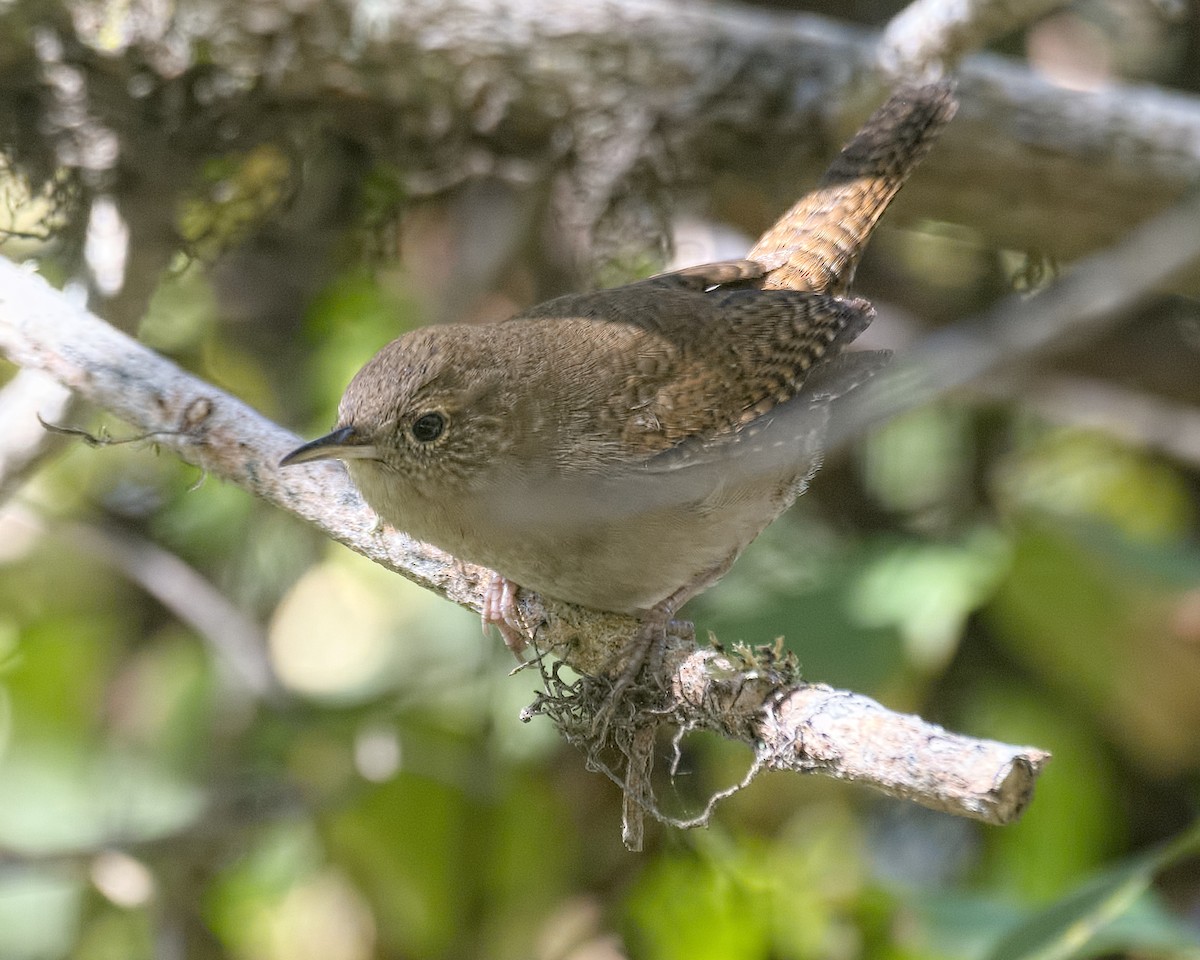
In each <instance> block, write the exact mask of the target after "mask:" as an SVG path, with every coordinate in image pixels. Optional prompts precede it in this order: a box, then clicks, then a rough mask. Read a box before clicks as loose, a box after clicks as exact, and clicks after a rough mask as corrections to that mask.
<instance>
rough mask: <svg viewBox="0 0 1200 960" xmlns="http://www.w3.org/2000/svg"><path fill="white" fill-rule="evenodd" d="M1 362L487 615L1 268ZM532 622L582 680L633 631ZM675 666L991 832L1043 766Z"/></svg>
mask: <svg viewBox="0 0 1200 960" xmlns="http://www.w3.org/2000/svg"><path fill="white" fill-rule="evenodd" d="M0 351H2V352H3V353H4V354H5V355H6V356H7V357H8V358H9V359H10V360H11V361H13V362H14V363H16V364H19V365H20V366H22V367H25V368H32V369H39V370H43V371H45V372H46V373H48V374H49V375H51V376H52V377H54V378H55V379H57V380H58V381H59V382H61V383H62V384H64V385H65V386H67V387H69V388H70V389H72V390H73V391H75V392H76V393H77V394H78V395H79V396H81V397H83V398H85V399H87V400H89V401H91V402H92V403H95V404H97V405H98V406H100V407H103V408H104V409H107V410H109V411H111V412H112V413H114V414H115V415H117V416H118V417H120V418H121V419H123V420H125V421H127V422H128V423H129V424H131V425H132V426H133V428H134V429H135V430H137V431H139V432H141V433H144V434H146V435H147V436H148V437H149V438H150V439H152V440H153V441H154V442H155V443H156V444H158V445H160V446H162V447H165V448H167V449H169V450H171V451H172V452H174V453H175V454H177V455H178V456H180V457H181V458H182V459H184V460H186V461H187V462H189V463H193V464H196V465H197V466H199V467H201V468H203V469H204V470H206V471H209V472H211V473H213V474H215V475H216V476H218V477H220V478H221V479H223V480H226V481H229V482H231V483H235V484H237V485H238V486H240V487H242V488H244V489H246V490H248V491H249V492H250V493H252V494H254V495H255V496H258V497H261V498H263V499H265V500H268V501H270V502H271V503H274V504H276V505H277V506H280V507H282V508H283V509H285V510H288V511H289V512H291V513H293V514H295V515H296V516H299V517H301V518H302V519H305V520H307V521H309V522H310V523H313V524H314V525H316V526H317V527H318V528H320V529H321V530H323V531H324V532H325V533H327V534H328V535H329V536H330V537H332V538H333V539H335V540H338V541H339V542H341V543H344V544H345V545H346V546H348V547H350V548H351V549H353V550H355V551H357V552H358V553H361V554H363V555H364V556H366V557H368V558H370V559H372V560H374V561H376V562H377V563H380V564H382V565H383V566H385V567H387V568H388V569H390V570H393V571H395V572H397V573H400V574H401V575H403V576H405V577H407V578H408V579H410V580H412V581H414V582H416V583H418V584H420V585H422V586H424V587H426V588H428V589H430V590H433V591H434V592H435V593H437V594H439V595H441V596H443V597H446V598H447V599H450V600H453V601H454V602H456V603H459V604H461V605H463V606H466V607H468V608H470V609H472V610H475V611H478V610H479V609H480V605H481V600H482V586H483V585H484V584H486V582H487V573H486V571H481V570H479V569H478V568H474V567H470V566H468V565H464V564H460V563H458V562H457V561H455V560H454V559H453V558H451V557H449V556H447V555H446V554H444V553H442V552H441V551H439V550H436V549H434V548H432V547H428V546H426V545H424V544H420V543H417V542H415V541H413V540H411V539H410V538H408V537H405V536H404V535H402V534H398V533H393V532H385V531H382V530H380V529H378V528H377V525H376V520H375V516H374V515H373V514H372V513H371V511H370V510H369V509H368V508H367V507H366V505H365V504H364V503H363V501H362V500H361V498H360V497H359V496H358V493H357V492H356V491H355V489H354V487H353V486H352V484H351V483H350V481H349V479H348V477H347V475H346V473H345V471H344V470H343V469H342V467H341V466H340V465H337V464H325V465H316V466H314V467H312V468H310V469H305V470H289V471H281V470H280V469H278V467H277V464H278V461H279V458H280V457H281V456H282V455H283V454H284V453H285V452H287V451H288V450H289V449H291V448H292V447H293V446H295V445H296V443H297V438H296V437H295V436H294V435H292V434H291V433H288V432H287V431H286V430H283V429H282V428H280V427H278V426H276V425H275V424H273V423H271V422H270V421H269V420H267V419H266V418H264V417H262V416H261V415H260V414H258V413H256V412H255V411H254V410H252V409H251V408H249V407H248V406H246V405H245V404H243V403H242V402H241V401H239V400H237V399H235V398H234V397H231V396H229V395H228V394H225V393H223V392H221V391H220V390H217V389H216V388H215V387H212V386H211V385H209V384H208V383H205V382H204V381H202V380H199V379H198V378H196V377H193V376H192V375H190V374H188V373H186V372H184V371H183V370H181V369H180V368H179V367H177V366H176V365H175V364H173V363H171V362H170V361H169V360H166V359H165V358H163V357H161V356H159V355H157V354H155V353H154V352H152V351H151V350H149V349H147V348H146V347H143V346H141V345H140V344H138V343H137V342H136V341H134V340H132V339H130V338H129V337H127V336H126V335H125V334H123V333H121V332H119V331H117V330H115V329H114V328H113V327H110V326H109V325H108V324H106V323H104V322H103V321H101V320H99V319H98V318H96V317H94V316H92V315H91V314H89V313H88V312H87V311H86V310H84V309H82V308H81V307H79V306H77V305H74V304H72V303H70V302H69V301H68V300H67V299H66V298H65V297H63V296H62V295H61V294H60V293H58V292H57V291H55V290H54V289H53V288H51V287H50V286H49V285H48V284H47V283H46V282H45V281H44V280H42V279H41V277H39V276H37V275H36V274H34V273H32V272H30V271H28V270H25V269H22V268H21V267H18V266H16V265H14V264H12V263H11V262H9V261H7V260H3V259H0ZM521 609H522V611H523V612H524V614H525V615H526V616H527V617H529V618H530V619H531V620H533V622H535V623H540V624H541V625H540V626H539V627H538V628H537V630H536V633H537V637H538V642H539V644H542V645H547V644H548V645H550V646H553V647H554V648H555V649H556V650H557V651H561V653H562V655H563V656H564V658H565V659H566V660H567V661H568V662H569V663H571V664H572V665H573V666H575V667H576V668H578V669H580V670H582V671H585V672H592V673H594V672H597V671H599V670H600V669H602V667H603V666H605V665H606V664H607V663H608V662H609V660H610V658H611V657H612V655H613V653H614V652H617V651H619V650H621V649H622V648H623V647H624V645H625V643H626V642H627V641H628V639H629V638H630V637H631V636H632V635H633V633H634V631H635V630H636V626H637V625H636V623H635V621H633V620H631V619H629V618H626V617H619V616H615V615H608V614H599V613H595V612H593V611H588V610H583V609H581V608H578V607H572V606H569V605H564V604H558V603H553V602H549V601H546V602H541V601H539V600H538V598H536V597H532V596H525V597H524V599H523V601H522V606H521ZM667 666H668V670H669V673H670V675H671V678H672V679H671V685H672V687H673V690H674V694H675V695H674V697H673V698H672V701H673V702H672V716H673V717H674V718H675V719H676V720H677V721H678V722H680V723H683V724H689V725H694V726H702V727H707V728H716V729H718V730H719V731H721V732H722V733H724V734H725V735H727V736H730V737H734V738H737V739H740V740H743V741H746V742H748V743H751V744H753V745H754V746H755V749H756V752H757V754H758V756H759V758H760V762H761V763H763V764H764V765H769V766H774V767H780V768H787V769H792V770H797V771H805V772H822V773H826V774H829V775H831V776H835V777H839V778H845V779H855V780H857V781H859V782H862V783H865V784H868V785H871V786H874V787H876V788H878V789H881V790H884V791H885V792H887V793H890V794H892V795H895V796H903V797H907V798H909V799H912V800H915V801H917V802H919V803H922V804H924V805H926V806H930V807H934V808H935V809H940V810H948V811H952V812H954V813H958V814H961V815H963V816H969V817H974V818H976V819H981V820H984V821H987V822H991V823H1006V822H1010V821H1011V820H1012V819H1014V818H1015V817H1016V816H1017V815H1018V814H1019V813H1020V812H1021V810H1022V809H1023V807H1024V804H1025V802H1026V801H1027V800H1028V799H1029V797H1030V795H1031V792H1032V789H1033V783H1034V782H1035V780H1036V778H1037V775H1038V773H1039V772H1040V770H1041V767H1042V765H1043V763H1044V762H1045V760H1046V759H1047V755H1046V754H1045V753H1043V752H1041V751H1038V750H1034V749H1031V748H1021V747H1005V746H1002V745H998V744H991V743H989V742H985V741H977V740H974V739H972V738H969V737H958V736H955V735H951V734H947V733H946V732H945V731H943V730H941V728H939V727H936V726H934V725H931V724H927V723H925V722H924V721H922V720H920V719H919V718H916V717H911V716H906V715H900V714H893V713H891V712H890V711H887V710H885V709H884V708H882V707H881V706H879V705H878V704H877V703H875V702H874V701H872V700H870V699H868V698H866V697H861V696H858V695H856V694H852V693H848V692H836V691H830V690H828V689H827V688H825V687H819V686H818V687H814V686H810V685H803V684H802V685H795V684H790V683H784V684H781V683H780V682H778V681H772V680H771V679H770V678H769V677H768V676H767V675H766V674H764V673H763V672H762V671H759V670H754V669H738V668H736V667H735V666H734V665H733V664H732V663H731V662H730V661H729V660H728V659H726V658H724V657H722V656H720V655H719V654H716V653H715V652H713V651H700V650H697V649H696V648H695V645H694V644H691V643H686V642H684V643H680V642H678V641H676V642H675V643H674V644H673V645H672V647H671V649H670V652H669V655H668V659H667ZM856 718H857V720H856ZM981 758H982V759H981ZM989 764H990V767H988V765H989ZM984 768H987V769H984Z"/></svg>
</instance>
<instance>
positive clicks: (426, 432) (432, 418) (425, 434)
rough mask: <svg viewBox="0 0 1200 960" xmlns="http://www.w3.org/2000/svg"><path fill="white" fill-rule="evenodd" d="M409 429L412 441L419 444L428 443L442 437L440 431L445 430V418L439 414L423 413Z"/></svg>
mask: <svg viewBox="0 0 1200 960" xmlns="http://www.w3.org/2000/svg"><path fill="white" fill-rule="evenodd" d="M409 429H410V430H411V431H412V435H413V438H414V439H416V440H419V441H420V442H421V443H429V442H430V441H431V440H436V439H437V438H438V437H440V436H441V435H442V431H443V430H445V429H446V418H445V417H443V416H442V415H441V414H440V413H423V414H421V415H420V416H419V417H417V419H416V420H414V421H413V424H412V426H411V427H410V428H409Z"/></svg>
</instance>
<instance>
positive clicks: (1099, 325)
mask: <svg viewBox="0 0 1200 960" xmlns="http://www.w3.org/2000/svg"><path fill="white" fill-rule="evenodd" d="M1198 258H1200V191H1197V192H1195V193H1193V194H1192V195H1191V196H1189V197H1188V198H1186V199H1185V200H1184V201H1182V202H1181V203H1179V204H1178V205H1177V206H1175V207H1173V208H1172V209H1170V210H1168V211H1167V212H1166V213H1163V214H1161V215H1159V216H1157V217H1155V218H1153V219H1152V220H1150V221H1148V222H1146V223H1144V224H1142V225H1141V226H1140V227H1138V228H1137V229H1136V230H1134V231H1133V232H1132V233H1130V234H1129V236H1128V237H1127V238H1125V240H1123V241H1122V242H1121V243H1119V244H1117V245H1116V246H1114V247H1112V248H1111V249H1109V250H1105V251H1103V252H1101V253H1097V254H1095V255H1093V256H1091V257H1088V258H1087V259H1085V260H1082V261H1080V262H1079V263H1078V264H1076V266H1075V267H1074V268H1073V269H1072V270H1070V271H1069V272H1067V273H1066V274H1064V275H1063V277H1062V278H1061V279H1060V280H1058V281H1057V282H1055V283H1053V284H1051V285H1050V286H1048V287H1047V288H1046V289H1044V290H1043V291H1042V292H1041V293H1039V294H1038V295H1037V296H1036V297H1032V298H1030V297H1026V296H1023V295H1014V296H1011V297H1009V298H1007V299H1006V300H1004V301H1003V302H1001V303H1000V305H999V306H997V307H995V308H994V309H992V310H990V311H988V312H987V313H985V314H983V315H982V316H980V317H977V318H974V319H973V320H969V321H963V322H961V323H957V324H955V325H954V326H952V327H948V328H946V329H944V330H940V331H938V332H937V333H935V334H932V335H931V336H929V337H926V338H925V340H924V341H922V342H920V343H918V344H916V345H914V346H913V347H912V348H911V349H909V350H907V351H906V352H905V353H904V354H903V356H901V357H899V358H897V360H896V361H895V362H893V363H892V364H891V366H889V367H888V369H886V370H885V371H884V372H883V373H882V374H881V375H879V376H877V377H875V378H874V379H873V380H872V381H871V382H870V383H868V384H866V385H865V386H864V387H863V388H862V389H860V390H857V391H855V392H854V393H852V394H851V395H850V396H848V397H847V398H846V399H845V401H844V402H843V405H842V408H841V413H842V415H841V416H840V417H838V418H837V419H835V420H834V422H833V423H832V424H831V425H830V431H829V442H830V444H831V445H836V444H838V443H842V442H845V441H846V440H848V439H849V438H851V437H854V436H858V435H860V434H861V433H862V432H863V431H865V430H866V429H867V428H868V427H870V426H872V425H874V424H876V423H879V422H880V421H882V420H884V419H886V418H888V417H892V416H895V415H896V414H897V413H901V412H903V411H905V410H911V409H913V408H914V407H918V406H921V405H922V404H925V403H928V402H929V401H930V400H933V399H936V398H937V397H939V396H942V395H944V394H947V393H949V392H951V391H952V390H955V389H957V388H959V387H962V386H965V385H967V384H969V383H972V382H974V381H977V380H980V379H981V378H983V377H986V376H989V375H991V374H994V373H997V372H1003V371H1008V370H1012V369H1013V368H1021V367H1026V366H1028V365H1029V364H1030V362H1031V361H1033V360H1035V359H1042V358H1044V357H1045V356H1047V355H1049V354H1050V353H1051V352H1053V350H1055V349H1061V348H1063V347H1065V346H1068V345H1071V346H1074V345H1078V344H1079V343H1081V342H1084V341H1085V340H1086V339H1087V338H1089V337H1091V336H1095V335H1096V334H1097V333H1099V332H1100V331H1101V330H1103V329H1104V328H1105V326H1106V325H1108V324H1110V323H1112V322H1113V321H1115V320H1116V319H1117V318H1118V317H1119V316H1120V314H1121V311H1123V310H1126V309H1128V308H1129V307H1130V306H1133V305H1134V304H1136V303H1138V302H1139V301H1140V300H1141V298H1142V297H1143V296H1144V295H1145V294H1146V292H1147V291H1149V290H1151V289H1153V288H1155V287H1156V286H1158V285H1160V284H1162V283H1164V282H1165V281H1167V280H1168V279H1169V278H1170V277H1172V276H1173V275H1175V274H1178V273H1179V272H1180V271H1182V270H1183V269H1184V268H1185V267H1188V266H1190V265H1191V264H1192V263H1194V262H1195V261H1196V260H1197V259H1198Z"/></svg>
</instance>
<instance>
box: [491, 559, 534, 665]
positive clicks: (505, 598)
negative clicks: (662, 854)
mask: <svg viewBox="0 0 1200 960" xmlns="http://www.w3.org/2000/svg"><path fill="white" fill-rule="evenodd" d="M519 589H520V587H519V586H518V585H517V584H515V583H513V582H512V581H511V580H509V579H508V577H502V576H500V574H498V573H495V574H492V579H491V582H490V583H489V584H488V585H487V589H486V590H484V592H483V608H482V610H481V611H480V616H481V618H482V620H483V633H484V636H487V632H488V628H489V627H493V626H494V627H495V628H496V629H497V630H499V631H500V636H501V638H502V639H503V640H504V645H505V646H506V647H508V649H509V650H511V651H512V654H513V656H514V657H516V658H517V659H518V660H520V661H522V662H524V659H525V658H524V657H522V656H521V651H523V650H524V649H525V647H526V644H527V643H528V640H527V638H526V636H525V630H524V625H523V624H522V623H521V617H520V615H519V614H518V613H517V591H518V590H519Z"/></svg>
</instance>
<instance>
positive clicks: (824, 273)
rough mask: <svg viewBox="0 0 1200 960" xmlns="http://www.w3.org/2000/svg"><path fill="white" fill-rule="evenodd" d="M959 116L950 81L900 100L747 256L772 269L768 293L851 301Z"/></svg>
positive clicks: (871, 122) (874, 119)
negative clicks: (884, 230)
mask: <svg viewBox="0 0 1200 960" xmlns="http://www.w3.org/2000/svg"><path fill="white" fill-rule="evenodd" d="M957 109H958V101H957V100H956V99H955V97H954V85H953V83H951V82H950V81H945V80H943V81H939V82H937V83H931V84H927V85H925V86H908V87H902V88H901V89H900V90H898V91H896V92H895V93H894V94H892V96H891V97H890V98H889V99H888V100H887V101H886V102H885V103H884V104H883V105H882V106H881V107H880V108H879V109H878V110H876V111H875V112H874V113H873V114H871V117H870V118H869V119H868V120H867V122H866V123H865V124H863V126H862V129H860V130H859V131H858V133H856V134H855V135H854V137H853V139H851V141H850V142H849V143H847V144H846V146H844V147H843V148H842V152H841V153H840V154H839V155H838V157H837V159H836V160H834V161H833V163H832V164H831V165H830V167H829V169H828V170H826V171H825V176H823V177H822V178H821V182H820V183H818V184H817V187H816V189H815V190H813V191H812V192H811V193H808V194H806V195H805V196H804V197H802V198H801V199H800V200H799V201H798V202H797V203H796V205H795V206H794V207H792V209H791V210H789V211H788V212H787V213H786V214H784V215H783V216H782V217H781V218H780V219H779V220H778V222H776V224H775V226H773V227H772V228H771V229H770V230H768V231H767V232H766V233H765V234H763V236H762V238H761V239H760V240H759V241H758V243H756V244H755V245H754V249H753V250H751V251H750V253H749V254H748V255H747V257H748V259H750V260H758V261H761V262H763V264H764V265H765V266H766V267H767V275H766V276H765V277H764V278H763V280H762V281H761V284H762V286H763V287H766V288H768V289H770V288H775V289H789V290H812V291H815V292H818V293H832V294H842V293H845V292H846V288H847V287H849V285H850V281H851V280H853V279H854V271H855V268H856V267H857V266H858V259H859V257H860V256H861V254H862V251H863V249H864V248H865V247H866V245H867V241H868V240H869V239H870V237H871V232H872V231H873V230H874V229H875V224H876V223H878V222H879V218H880V217H881V216H883V211H884V210H886V209H887V206H888V204H889V203H891V202H892V198H893V197H895V196H896V193H897V192H898V191H899V190H900V188H901V187H902V186H903V185H904V181H905V180H907V179H908V175H909V174H910V173H912V171H913V170H914V169H915V167H916V165H917V164H918V163H920V162H921V160H922V159H923V158H924V157H925V154H927V153H928V152H929V148H930V147H931V146H932V145H933V141H934V140H935V139H937V136H938V134H939V133H940V132H941V130H942V127H944V126H945V125H946V124H947V123H949V122H950V119H951V118H952V117H953V116H954V113H955V111H956V110H957Z"/></svg>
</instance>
